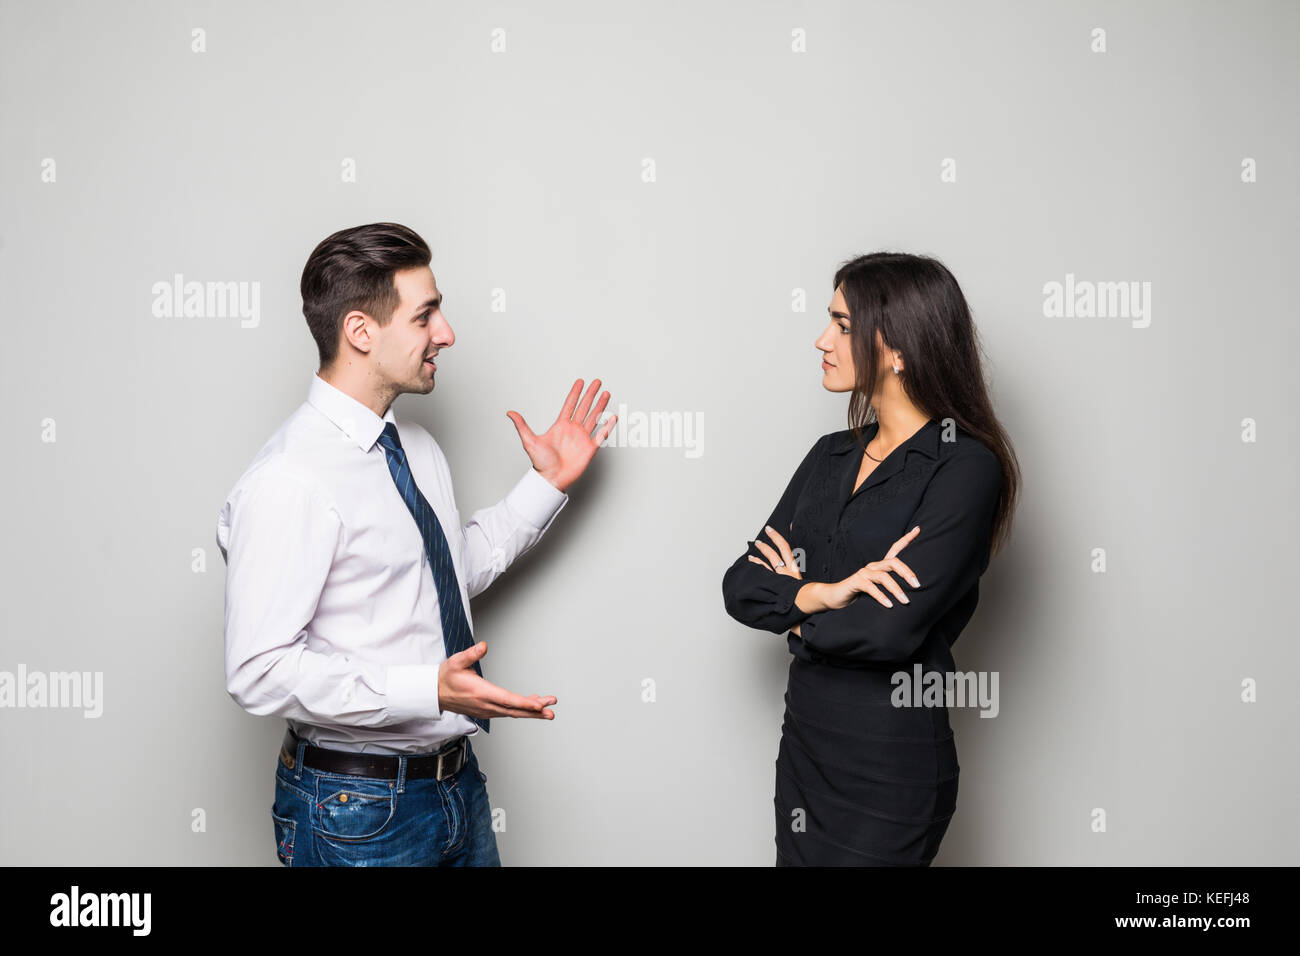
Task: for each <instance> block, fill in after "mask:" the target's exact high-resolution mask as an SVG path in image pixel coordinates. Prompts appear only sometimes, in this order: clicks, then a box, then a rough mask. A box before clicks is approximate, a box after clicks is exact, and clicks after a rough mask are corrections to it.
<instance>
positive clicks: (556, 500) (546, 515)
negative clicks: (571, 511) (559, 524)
mask: <svg viewBox="0 0 1300 956" xmlns="http://www.w3.org/2000/svg"><path fill="white" fill-rule="evenodd" d="M568 501H569V496H568V495H566V494H565V493H564V492H563V491H561V490H560V489H559V488H556V487H555V486H554V485H553V484H551V483H550V482H549V481H547V480H546V479H545V478H543V477H542V476H541V474H540V473H539V472H538V471H537V469H535V468H529V469H528V471H527V472H526V473H525V474H524V476H523V477H522V478H520V479H519V483H518V484H516V485H515V486H514V488H512V489H510V494H508V495H506V503H507V504H508V505H509V506H510V510H511V511H513V512H515V514H517V515H519V516H520V517H522V518H523V519H524V520H525V521H527V522H528V523H529V524H530V525H532V526H533V527H534V528H538V529H540V530H541V531H542V532H545V531H546V529H547V528H549V527H550V526H551V522H552V521H554V520H555V516H556V515H558V514H559V513H560V512H561V511H563V510H564V506H565V505H566V504H568Z"/></svg>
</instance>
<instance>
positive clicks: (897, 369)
mask: <svg viewBox="0 0 1300 956" xmlns="http://www.w3.org/2000/svg"><path fill="white" fill-rule="evenodd" d="M898 372H899V368H898V366H897V365H895V366H894V374H895V375H897V374H898Z"/></svg>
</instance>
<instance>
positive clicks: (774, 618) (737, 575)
mask: <svg viewBox="0 0 1300 956" xmlns="http://www.w3.org/2000/svg"><path fill="white" fill-rule="evenodd" d="M826 438H827V436H825V435H823V436H822V437H821V438H819V439H818V440H817V442H816V444H814V445H813V447H812V449H811V450H810V451H809V452H808V454H807V455H805V456H804V459H803V462H802V463H801V464H800V465H799V467H798V469H796V470H795V473H794V477H793V478H791V479H790V483H789V484H788V485H787V486H786V489H785V494H783V495H781V500H780V501H779V502H777V505H776V510H774V511H773V512H772V515H771V517H769V518H768V519H767V524H769V525H771V526H772V527H773V528H774V529H775V530H776V531H777V533H778V534H781V535H783V536H784V537H785V538H786V540H787V541H788V540H789V531H790V522H791V520H792V518H793V516H794V506H795V503H796V502H797V501H798V500H799V493H800V492H801V491H802V490H803V486H804V484H805V483H806V482H807V481H808V476H809V474H811V473H812V469H813V465H814V464H815V463H816V461H817V458H818V456H819V455H820V453H821V448H822V444H823V443H824V442H825V441H826ZM755 537H756V538H757V537H761V538H762V540H763V542H764V543H765V544H768V545H770V546H771V547H772V548H773V549H775V548H776V543H775V542H774V541H772V539H771V538H769V537H768V536H767V532H765V531H764V530H763V529H762V528H759V529H758V534H757V535H755ZM750 555H753V556H754V557H756V558H758V559H760V560H761V561H763V562H764V564H766V563H767V558H766V557H764V556H763V552H761V551H759V550H758V548H757V547H756V546H755V545H754V543H753V542H752V541H751V542H750V544H749V547H748V548H747V549H746V551H745V553H744V554H742V555H741V556H740V557H739V558H737V559H736V560H735V562H734V563H733V564H732V565H731V567H730V568H728V569H727V573H726V574H724V575H723V576H722V601H723V604H724V605H725V607H726V609H727V613H728V614H730V615H731V616H732V617H733V618H735V619H736V620H737V621H739V622H740V623H741V624H746V625H748V626H749V627H755V628H758V629H759V630H763V631H771V632H772V633H773V634H784V633H785V632H786V631H788V630H790V628H792V627H794V626H795V625H796V624H798V623H799V622H800V621H802V620H803V619H804V618H806V617H807V616H808V615H807V613H806V612H804V611H801V610H799V607H798V605H796V604H795V603H794V598H795V595H796V594H798V593H799V589H800V588H801V587H803V586H804V585H805V584H807V583H808V582H807V581H800V580H798V579H797V578H792V577H790V576H789V575H788V574H777V573H776V572H775V571H772V570H769V569H768V568H765V567H761V566H760V565H757V564H755V563H754V562H753V561H751V560H749V558H750Z"/></svg>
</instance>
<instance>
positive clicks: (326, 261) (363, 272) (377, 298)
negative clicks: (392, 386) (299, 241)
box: [301, 222, 433, 368]
mask: <svg viewBox="0 0 1300 956" xmlns="http://www.w3.org/2000/svg"><path fill="white" fill-rule="evenodd" d="M432 258H433V256H432V254H431V253H430V252H429V246H428V244H427V243H425V241H424V240H423V239H421V238H420V237H419V236H418V235H416V233H415V232H414V231H412V230H411V229H408V228H407V227H406V226H402V225H398V224H397V223H395V222H374V223H371V224H370V225H368V226H353V227H352V228H351V229H342V230H340V231H339V232H336V233H334V235H332V236H330V237H328V238H326V239H323V240H321V242H320V244H319V245H317V246H316V248H315V249H313V250H312V253H311V255H310V256H308V257H307V265H305V266H304V267H303V270H302V283H301V290H302V314H303V315H304V316H305V317H306V319H307V328H308V329H310V330H311V336H312V338H313V339H315V340H316V351H318V352H319V353H320V364H321V368H324V367H325V366H327V365H329V364H330V363H332V362H333V361H334V359H335V358H336V357H337V355H338V351H339V336H340V334H341V332H342V330H343V316H345V315H347V314H348V313H349V312H352V311H353V310H356V311H359V312H364V313H365V314H366V315H368V316H370V317H371V318H372V319H374V320H375V321H376V322H378V323H379V324H380V325H381V326H383V325H387V324H388V323H389V322H390V321H391V320H392V318H393V313H394V312H395V311H397V307H398V306H399V305H400V304H401V295H400V294H399V293H398V291H397V287H396V286H395V285H394V284H393V273H394V272H396V271H397V270H399V269H410V268H413V267H416V266H427V265H428V264H429V262H430V261H431V260H432Z"/></svg>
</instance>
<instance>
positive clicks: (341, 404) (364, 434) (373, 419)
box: [307, 373, 397, 453]
mask: <svg viewBox="0 0 1300 956" xmlns="http://www.w3.org/2000/svg"><path fill="white" fill-rule="evenodd" d="M307 401H308V402H309V403H310V404H311V405H312V406H313V407H314V408H316V409H317V410H318V411H319V412H320V413H321V414H322V415H324V416H325V417H326V418H328V419H329V420H330V421H331V422H333V423H334V424H335V425H336V426H337V427H338V428H339V430H340V431H342V432H343V434H345V435H347V436H348V437H349V438H350V439H352V441H354V442H356V443H357V447H359V448H360V449H361V450H362V451H364V452H366V453H369V451H370V449H371V448H373V447H374V446H375V442H376V441H378V440H379V435H380V433H382V432H383V430H384V423H385V422H392V423H393V426H394V427H396V425H397V417H396V416H395V415H394V414H393V406H392V404H391V403H390V404H389V406H388V410H387V411H385V412H384V417H383V418H380V417H379V416H378V415H376V414H375V413H374V412H373V411H371V410H370V409H369V408H367V407H366V406H365V405H362V404H361V403H360V402H358V401H357V400H356V399H355V398H353V397H352V396H351V395H349V394H347V393H346V392H344V391H341V390H340V389H338V388H335V387H334V386H333V385H331V384H330V383H329V382H327V381H325V379H323V378H321V377H320V374H319V373H316V374H314V375H312V377H311V387H310V388H309V389H308V390H307Z"/></svg>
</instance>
